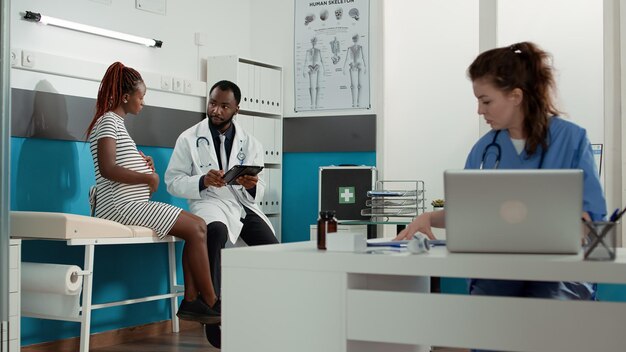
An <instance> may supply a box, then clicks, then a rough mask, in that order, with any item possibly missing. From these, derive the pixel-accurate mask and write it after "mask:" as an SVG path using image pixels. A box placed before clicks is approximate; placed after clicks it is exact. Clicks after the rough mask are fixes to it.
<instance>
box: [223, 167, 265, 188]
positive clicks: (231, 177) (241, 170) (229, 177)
mask: <svg viewBox="0 0 626 352" xmlns="http://www.w3.org/2000/svg"><path fill="white" fill-rule="evenodd" d="M261 170H263V166H257V165H235V166H233V167H232V168H231V169H230V170H228V172H226V173H225V174H224V182H226V184H229V185H236V184H237V178H238V177H240V176H246V175H251V176H256V175H258V174H259V172H261Z"/></svg>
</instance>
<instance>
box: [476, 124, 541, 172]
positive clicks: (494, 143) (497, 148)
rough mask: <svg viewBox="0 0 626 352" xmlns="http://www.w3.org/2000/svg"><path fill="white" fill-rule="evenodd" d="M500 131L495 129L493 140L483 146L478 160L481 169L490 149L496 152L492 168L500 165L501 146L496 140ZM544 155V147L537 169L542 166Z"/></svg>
mask: <svg viewBox="0 0 626 352" xmlns="http://www.w3.org/2000/svg"><path fill="white" fill-rule="evenodd" d="M500 132H502V130H497V131H496V133H495V134H494V135H493V140H492V141H491V143H489V144H487V146H486V147H485V150H484V151H483V157H482V158H481V160H480V169H481V170H483V169H484V165H485V158H486V157H487V154H489V153H490V152H489V150H490V149H494V150H495V154H496V161H495V162H494V164H493V168H494V169H497V168H498V167H499V166H500V159H501V158H502V147H501V146H500V144H499V143H498V142H497V139H498V135H500ZM545 155H546V150H545V149H544V148H541V158H540V159H539V166H538V167H537V168H538V169H541V168H542V167H543V158H544V156H545Z"/></svg>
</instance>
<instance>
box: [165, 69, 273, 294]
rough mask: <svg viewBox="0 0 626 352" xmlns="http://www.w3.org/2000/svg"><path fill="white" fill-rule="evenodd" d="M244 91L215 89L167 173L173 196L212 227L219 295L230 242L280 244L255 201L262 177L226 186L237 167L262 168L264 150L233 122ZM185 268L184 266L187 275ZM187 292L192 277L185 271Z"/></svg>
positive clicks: (229, 85) (226, 85) (227, 85)
mask: <svg viewBox="0 0 626 352" xmlns="http://www.w3.org/2000/svg"><path fill="white" fill-rule="evenodd" d="M240 99H241V90H240V89H239V87H238V86H237V85H236V84H235V83H233V82H230V81H219V82H217V83H215V84H214V85H213V87H211V90H210V92H209V99H208V104H207V111H206V114H207V116H208V119H203V120H202V121H200V122H199V123H198V124H196V125H195V126H192V127H191V128H189V129H187V130H186V131H184V132H183V133H182V134H181V135H180V136H179V137H178V140H177V141H176V146H175V147H174V152H173V154H172V157H171V159H170V163H169V165H168V167H167V171H166V172H165V183H166V185H167V190H168V192H169V193H170V194H171V195H173V196H176V197H181V198H186V199H188V203H189V210H190V211H191V212H192V213H194V214H196V215H198V216H200V217H201V218H203V219H204V221H205V222H206V224H207V248H208V252H209V253H208V254H209V263H210V266H211V268H210V270H211V278H212V279H213V286H214V287H215V292H216V293H217V295H218V296H219V295H220V282H221V264H220V262H221V257H220V250H221V249H222V248H224V246H225V245H226V241H227V240H229V239H230V242H232V243H235V242H236V241H237V239H238V238H239V237H241V238H242V239H243V240H244V242H246V244H248V245H250V246H254V245H261V244H273V243H278V241H277V240H276V236H275V235H274V230H273V228H272V225H271V224H270V222H269V220H268V218H267V217H266V216H265V214H263V212H262V211H261V209H260V208H259V206H258V205H257V202H256V199H261V198H262V197H263V191H264V186H265V185H264V182H263V180H262V179H259V177H258V176H251V175H246V176H241V177H239V178H237V183H238V184H239V185H227V184H226V183H225V182H224V180H223V176H224V173H225V172H226V171H227V170H228V169H229V168H230V167H232V166H233V165H259V166H263V147H262V146H261V144H260V143H259V141H257V140H256V138H254V137H253V136H251V135H249V134H248V133H246V131H244V130H243V128H242V127H241V125H239V124H238V123H237V121H235V120H234V119H233V118H234V116H235V115H236V114H237V112H239V101H240ZM185 266H186V264H185V263H183V269H184V268H185ZM183 274H184V278H185V287H188V286H189V287H193V285H188V283H189V282H192V281H189V280H192V278H191V276H190V275H188V274H187V270H183Z"/></svg>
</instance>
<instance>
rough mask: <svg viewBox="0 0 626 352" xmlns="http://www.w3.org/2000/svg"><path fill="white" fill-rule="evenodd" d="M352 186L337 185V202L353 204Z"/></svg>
mask: <svg viewBox="0 0 626 352" xmlns="http://www.w3.org/2000/svg"><path fill="white" fill-rule="evenodd" d="M355 202H356V198H355V197H354V187H339V204H354V203H355Z"/></svg>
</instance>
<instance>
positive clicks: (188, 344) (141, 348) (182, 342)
mask: <svg viewBox="0 0 626 352" xmlns="http://www.w3.org/2000/svg"><path fill="white" fill-rule="evenodd" d="M90 351H92V352H131V351H132V352H148V351H150V352H200V351H202V352H214V351H215V352H216V351H219V350H218V349H216V348H213V347H212V346H211V345H210V344H209V343H208V342H207V340H206V337H204V329H203V328H198V329H190V330H183V331H181V332H179V333H168V334H164V335H161V336H156V337H149V338H147V339H145V340H138V341H134V342H129V343H124V344H121V345H114V346H109V347H102V348H94V349H91V350H90Z"/></svg>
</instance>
